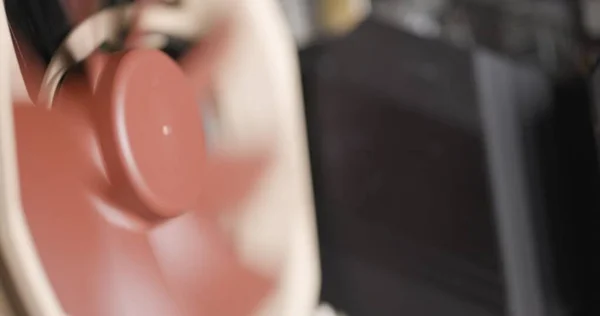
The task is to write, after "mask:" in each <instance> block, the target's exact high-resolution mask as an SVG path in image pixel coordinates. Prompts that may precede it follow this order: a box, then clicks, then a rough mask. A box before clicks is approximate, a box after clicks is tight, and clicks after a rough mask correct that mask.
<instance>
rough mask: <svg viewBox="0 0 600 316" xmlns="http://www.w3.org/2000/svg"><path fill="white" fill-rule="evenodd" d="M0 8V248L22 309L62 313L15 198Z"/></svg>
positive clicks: (7, 46)
mask: <svg viewBox="0 0 600 316" xmlns="http://www.w3.org/2000/svg"><path fill="white" fill-rule="evenodd" d="M0 8H1V9H0V248H1V249H0V250H1V251H2V258H3V261H4V262H3V263H4V265H6V268H7V269H8V272H9V273H10V276H11V281H12V282H14V285H15V287H16V291H17V292H18V295H19V297H20V300H21V302H22V303H23V305H25V308H26V311H27V312H28V313H29V314H30V315H33V316H38V315H40V316H62V315H64V313H63V311H62V309H61V306H60V304H59V302H58V300H57V299H56V296H55V295H54V292H53V290H52V287H51V286H50V283H49V281H48V278H47V277H46V274H45V271H44V269H43V268H42V266H41V264H40V261H39V258H38V256H37V252H36V249H35V247H34V244H33V241H32V239H31V235H30V233H29V228H28V227H27V222H26V221H25V218H24V215H23V210H22V207H21V201H20V198H19V197H20V193H19V175H18V171H17V160H16V150H15V137H14V126H13V111H12V100H11V93H10V91H11V87H12V82H14V81H13V80H12V79H13V78H11V77H12V75H14V70H15V67H16V65H15V62H16V58H15V57H14V51H13V44H12V40H11V37H10V31H9V28H8V22H7V19H6V12H5V10H4V1H2V3H1V4H0ZM7 70H10V71H7Z"/></svg>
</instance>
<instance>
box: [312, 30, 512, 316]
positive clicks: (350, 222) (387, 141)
mask: <svg viewBox="0 0 600 316" xmlns="http://www.w3.org/2000/svg"><path fill="white" fill-rule="evenodd" d="M310 54H311V52H307V55H306V59H305V60H304V61H305V65H306V66H307V68H308V69H305V86H306V95H307V96H306V97H307V117H308V123H309V133H310V134H311V135H310V140H311V151H312V155H313V164H314V168H315V170H314V171H315V182H316V184H315V185H316V195H317V196H316V198H317V203H318V221H319V228H320V229H319V233H320V242H321V244H322V255H323V269H324V271H323V273H324V276H323V278H324V287H323V297H324V299H325V300H328V301H330V302H332V303H334V304H337V305H339V306H340V307H342V309H346V310H347V311H348V313H349V314H350V315H400V314H407V315H423V316H427V315H439V313H440V310H439V309H438V308H441V307H442V306H445V307H444V310H445V315H486V314H489V315H497V314H502V312H503V310H504V296H503V292H504V291H503V284H502V283H503V281H502V269H501V266H500V264H499V259H498V251H497V241H496V238H495V227H494V224H493V212H492V205H491V203H492V202H491V199H490V193H489V188H488V179H487V169H486V167H485V165H486V162H485V161H486V160H485V155H486V153H485V152H486V149H485V144H484V139H483V137H482V132H481V124H480V118H479V116H480V114H479V110H478V107H477V102H476V99H477V93H476V91H474V90H473V88H474V87H475V85H474V79H473V70H472V59H471V55H470V54H469V53H468V52H465V51H460V50H458V49H455V48H452V47H451V46H448V45H446V44H443V43H441V42H436V41H427V40H422V39H418V38H416V37H413V36H411V35H408V34H406V33H403V32H400V31H397V30H396V29H393V28H390V27H386V26H383V25H381V24H378V23H376V22H367V23H366V24H365V25H363V26H362V27H361V28H359V29H358V30H357V31H356V32H355V33H354V34H352V35H350V36H349V37H348V38H345V39H343V40H340V41H339V42H337V43H330V44H328V45H327V46H326V47H325V48H323V49H322V51H321V52H319V53H314V52H313V53H312V54H316V55H318V57H316V58H315V60H313V61H312V62H313V64H312V65H310V63H311V62H310V61H308V60H309V59H310V58H311V57H310V56H309V55H310ZM356 269H358V270H362V271H363V272H358V271H355V270H356ZM364 273H370V274H373V275H374V276H373V277H372V278H373V279H372V278H371V277H366V276H364V275H362V274H364ZM377 275H379V278H386V276H387V278H389V279H388V280H387V282H385V283H382V282H377V281H376V279H377V278H378V277H377ZM408 284H414V286H415V287H416V288H419V290H418V291H417V290H411V288H412V287H413V286H409V285H408ZM380 286H381V287H382V288H379V287H380ZM416 288H415V289H416ZM359 289H360V290H359ZM369 291H371V292H369ZM384 292H385V293H387V294H386V295H382V294H381V293H384ZM404 292H407V293H410V295H408V294H407V295H402V294H400V293H404ZM359 293H362V294H359ZM368 293H372V294H368ZM377 293H380V294H377ZM394 293H398V294H397V295H395V294H394ZM417 293H421V294H417ZM386 297H387V299H384V298H386ZM436 306H437V307H436ZM482 313H483V314H482Z"/></svg>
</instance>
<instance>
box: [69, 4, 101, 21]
mask: <svg viewBox="0 0 600 316" xmlns="http://www.w3.org/2000/svg"><path fill="white" fill-rule="evenodd" d="M61 2H62V4H63V6H64V7H65V9H66V10H65V11H66V12H67V14H68V16H69V19H70V20H71V22H72V25H76V24H77V23H80V22H81V21H83V20H85V19H86V18H87V17H89V16H90V15H92V14H93V13H94V12H96V11H97V10H99V9H100V8H101V7H102V5H101V4H100V2H99V0H63V1H61Z"/></svg>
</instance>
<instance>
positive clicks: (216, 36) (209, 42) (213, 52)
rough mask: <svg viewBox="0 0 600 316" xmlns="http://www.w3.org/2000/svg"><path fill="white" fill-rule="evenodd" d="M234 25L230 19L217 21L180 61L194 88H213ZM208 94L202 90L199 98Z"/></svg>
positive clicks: (225, 18)
mask: <svg viewBox="0 0 600 316" xmlns="http://www.w3.org/2000/svg"><path fill="white" fill-rule="evenodd" d="M232 23H233V21H232V20H231V18H229V17H224V18H222V19H221V20H219V21H217V22H216V23H215V25H214V26H213V27H212V28H211V30H210V31H209V32H208V34H207V35H206V36H205V37H203V38H202V39H201V40H200V42H198V44H196V45H195V46H193V47H191V48H190V49H189V50H188V52H187V53H186V54H185V55H184V56H183V57H182V58H181V59H180V64H181V67H182V69H183V71H184V72H185V73H186V74H187V76H188V77H189V80H190V82H191V83H192V85H193V86H194V87H198V88H199V89H207V88H209V87H210V86H211V76H212V75H213V74H214V72H215V70H216V68H217V66H218V62H219V58H221V56H223V54H224V52H225V50H226V49H227V45H228V43H229V39H230V36H231V28H232ZM206 92H207V91H204V90H200V91H199V96H200V97H203V96H205V95H206Z"/></svg>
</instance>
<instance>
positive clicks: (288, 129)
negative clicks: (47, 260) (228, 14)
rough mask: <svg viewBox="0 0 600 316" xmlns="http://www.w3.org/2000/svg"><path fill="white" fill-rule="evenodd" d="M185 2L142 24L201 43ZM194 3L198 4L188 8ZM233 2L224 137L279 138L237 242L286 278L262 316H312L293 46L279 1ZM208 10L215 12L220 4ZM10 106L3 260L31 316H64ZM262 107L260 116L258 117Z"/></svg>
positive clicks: (309, 224) (312, 231) (3, 102)
mask: <svg viewBox="0 0 600 316" xmlns="http://www.w3.org/2000/svg"><path fill="white" fill-rule="evenodd" d="M183 2H184V3H183V4H184V7H185V8H186V10H184V11H185V13H183V12H182V11H177V10H172V11H169V14H162V13H164V11H160V10H162V9H161V8H158V7H156V8H155V9H153V10H154V11H152V10H151V11H150V14H149V15H148V16H145V17H144V18H143V25H144V28H145V29H147V30H161V31H162V30H165V31H167V33H169V34H176V35H180V36H182V37H191V36H195V35H197V34H198V32H201V30H202V28H203V27H202V25H200V24H198V22H197V21H198V20H197V19H196V20H195V21H194V20H193V19H190V18H183V17H184V16H190V13H192V14H193V15H195V16H198V14H204V16H205V17H207V16H210V14H208V13H207V10H206V8H205V7H204V8H202V7H199V6H198V5H197V3H198V2H194V0H184V1H183ZM192 2H194V3H196V4H194V5H190V3H192ZM213 2H214V1H213ZM221 3H222V2H221ZM231 3H233V4H234V5H233V7H234V8H236V10H235V11H236V12H235V13H236V14H237V15H238V19H237V20H238V21H239V23H238V25H237V32H234V33H236V35H237V36H236V37H235V40H234V45H233V46H234V49H233V50H232V52H233V53H232V54H230V56H228V57H227V58H228V60H227V61H226V62H225V63H224V64H225V65H227V66H225V67H224V69H223V70H222V71H221V75H220V76H219V79H218V80H217V88H216V90H217V93H216V94H217V96H216V97H217V100H218V102H219V104H220V106H221V107H222V108H223V109H222V113H221V114H222V117H221V118H222V122H221V126H222V127H223V129H224V130H226V137H225V138H228V139H229V140H230V141H231V143H237V144H239V143H248V142H255V141H257V140H258V139H260V138H261V137H268V136H266V134H270V133H273V129H276V134H277V135H278V137H277V140H278V147H277V148H278V150H277V158H276V159H275V163H274V167H273V168H272V169H271V173H270V174H269V175H268V177H267V179H265V181H264V183H263V186H262V187H261V188H260V190H258V191H257V193H256V194H255V196H254V197H253V198H252V199H251V201H250V202H249V203H248V205H247V206H246V207H247V208H248V210H247V212H244V214H245V216H244V217H243V218H241V219H238V220H236V221H235V223H234V225H235V230H234V234H235V235H236V237H237V242H238V246H239V249H240V251H241V252H242V253H243V254H244V258H245V259H246V261H248V262H249V263H251V264H254V265H256V266H257V267H258V268H262V269H276V268H277V269H282V279H281V283H280V284H279V285H278V287H277V291H276V293H275V294H274V295H273V297H271V299H270V300H269V301H268V302H267V303H266V304H265V306H263V308H262V309H261V311H259V312H258V315H260V316H307V315H312V314H313V313H314V310H315V307H316V305H317V302H318V295H319V288H320V275H319V259H318V247H317V238H316V228H315V217H314V209H313V203H312V194H311V192H312V191H311V179H310V169H309V162H308V150H307V141H306V136H305V134H306V133H305V126H304V123H303V122H304V120H303V110H302V101H301V100H302V98H301V94H300V91H301V89H300V83H299V73H298V61H297V58H296V53H295V48H294V43H293V39H292V38H291V35H290V34H289V32H288V29H287V27H286V23H285V21H284V19H283V15H282V12H280V9H279V7H278V6H277V3H276V2H275V1H273V0H232V1H231ZM209 4H210V5H211V6H214V5H215V4H216V2H215V3H210V2H209ZM202 10H204V11H202ZM159 11H160V12H159ZM0 13H1V15H2V16H1V18H2V20H0V27H1V29H0V30H1V34H0V55H1V57H0V91H11V90H8V89H10V88H11V85H10V83H11V80H12V83H13V86H12V88H13V89H12V91H13V93H15V94H17V93H18V91H20V90H22V89H23V86H21V87H20V88H19V89H15V86H14V83H17V86H19V85H22V78H18V77H16V78H15V77H14V74H12V75H13V77H12V79H11V78H10V75H11V74H9V73H8V72H2V71H1V70H2V69H8V67H12V69H15V67H16V66H15V65H16V64H15V62H16V59H15V58H14V51H11V49H10V48H12V47H13V46H12V43H11V41H10V36H9V31H8V27H7V23H6V15H5V13H4V7H3V6H2V12H0ZM152 16H155V17H152ZM158 17H160V18H158ZM169 17H171V18H169ZM175 18H177V19H175ZM199 30H200V31H199ZM98 35H101V34H98ZM88 38H89V37H88ZM92 42H93V41H92ZM89 44H92V46H93V43H88V44H87V45H84V47H83V51H85V50H87V48H86V47H87V46H89ZM69 48H70V50H71V49H74V50H72V52H75V55H79V54H82V53H83V52H82V51H81V47H69ZM78 49H79V53H77V51H78ZM11 55H12V56H11ZM59 64H60V63H59ZM62 66H64V65H62ZM60 68H62V67H58V69H59V70H58V71H59V72H60ZM16 69H18V68H16ZM17 72H18V70H17ZM17 75H18V74H17ZM256 75H259V76H260V78H257V77H256ZM2 88H5V89H3V90H2ZM11 104H12V102H11V100H10V95H7V94H4V95H0V107H1V110H2V111H3V112H2V113H0V119H2V120H3V121H2V122H0V159H1V160H0V168H1V169H0V177H1V178H0V181H1V182H0V189H1V192H0V193H1V194H2V196H1V197H0V198H1V200H0V203H2V204H0V208H1V209H0V216H1V217H0V221H1V223H0V225H1V226H0V227H1V230H0V233H1V234H2V235H1V237H2V238H1V239H2V240H0V242H1V245H2V251H3V254H4V255H7V256H8V257H10V258H12V259H11V260H10V261H9V262H8V266H9V269H10V272H11V274H12V275H13V277H14V278H15V281H16V282H17V283H18V285H19V287H18V290H19V294H21V295H24V298H25V305H26V307H27V309H28V312H29V313H30V315H32V316H37V315H42V316H46V315H49V316H54V315H57V316H58V315H63V313H62V311H61V308H60V304H59V303H58V301H57V300H56V298H55V296H54V293H53V292H52V291H51V288H50V286H49V284H48V281H47V278H46V277H45V275H44V271H43V269H42V267H41V265H40V263H39V260H38V258H37V254H36V252H35V248H34V247H33V244H32V241H31V238H30V235H29V232H28V228H27V225H26V222H25V220H24V218H23V213H22V210H21V206H20V201H19V199H18V196H19V192H18V175H17V174H16V168H15V166H16V165H15V163H16V160H15V157H14V156H15V153H14V132H13V130H12V126H13V123H12V107H11ZM257 106H259V107H262V109H263V110H260V108H259V109H258V110H257V108H256V107H257ZM5 171H6V172H5ZM282 223H285V224H284V225H282ZM265 227H268V228H269V229H265Z"/></svg>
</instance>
